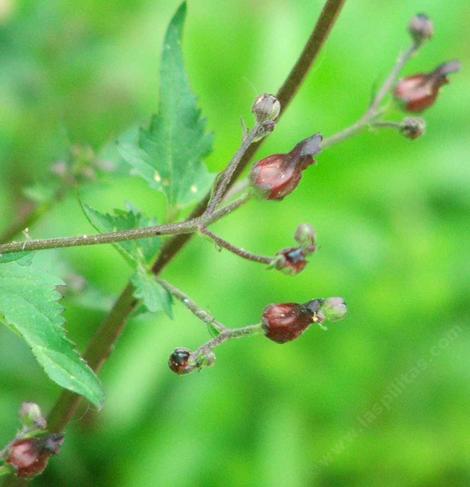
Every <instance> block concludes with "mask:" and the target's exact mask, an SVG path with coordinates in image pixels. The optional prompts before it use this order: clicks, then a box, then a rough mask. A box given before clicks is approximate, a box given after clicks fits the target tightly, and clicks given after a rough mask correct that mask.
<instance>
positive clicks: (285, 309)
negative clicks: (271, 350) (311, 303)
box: [263, 303, 313, 343]
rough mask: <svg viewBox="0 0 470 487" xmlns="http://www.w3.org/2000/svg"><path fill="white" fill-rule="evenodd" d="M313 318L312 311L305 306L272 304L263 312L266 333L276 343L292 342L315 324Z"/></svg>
mask: <svg viewBox="0 0 470 487" xmlns="http://www.w3.org/2000/svg"><path fill="white" fill-rule="evenodd" d="M312 318H313V313H312V311H311V310H310V309H309V308H308V307H307V306H305V305H303V304H296V303H285V304H271V305H270V306H268V307H267V308H265V310H264V312H263V328H264V333H265V335H266V336H267V337H268V338H269V339H270V340H273V341H274V342H277V343H285V342H290V341H291V340H295V339H296V338H297V337H299V336H300V335H301V334H302V333H303V332H304V331H305V330H306V329H307V328H308V327H309V326H310V325H311V324H312V323H313V320H312Z"/></svg>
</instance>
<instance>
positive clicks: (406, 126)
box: [400, 118, 426, 139]
mask: <svg viewBox="0 0 470 487" xmlns="http://www.w3.org/2000/svg"><path fill="white" fill-rule="evenodd" d="M425 130H426V122H425V121H424V120H423V119H422V118H405V120H403V122H402V123H401V127H400V133H401V134H403V135H404V136H405V137H407V138H408V139H417V138H418V137H421V136H422V135H423V134H424V132H425Z"/></svg>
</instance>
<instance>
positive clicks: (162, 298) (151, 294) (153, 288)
mask: <svg viewBox="0 0 470 487" xmlns="http://www.w3.org/2000/svg"><path fill="white" fill-rule="evenodd" d="M131 281H132V284H133V285H134V287H135V291H134V296H135V297H136V298H137V299H141V300H142V302H143V304H144V305H145V306H146V308H147V309H148V310H149V311H150V312H152V313H153V312H156V311H164V312H165V313H166V314H167V315H168V316H169V317H170V318H172V319H173V309H172V297H171V294H170V293H169V292H168V291H167V290H166V289H164V288H163V287H162V286H161V285H160V284H159V283H158V282H157V280H156V279H155V276H154V275H153V274H152V273H150V272H147V271H146V270H145V269H142V268H140V269H138V270H137V272H136V273H135V274H134V276H133V277H132V279H131Z"/></svg>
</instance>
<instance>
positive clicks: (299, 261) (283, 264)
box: [272, 247, 308, 276]
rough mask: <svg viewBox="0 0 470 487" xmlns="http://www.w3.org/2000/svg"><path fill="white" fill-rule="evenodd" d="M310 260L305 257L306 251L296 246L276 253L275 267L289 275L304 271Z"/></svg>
mask: <svg viewBox="0 0 470 487" xmlns="http://www.w3.org/2000/svg"><path fill="white" fill-rule="evenodd" d="M307 263H308V261H307V259H306V258H305V251H304V249H302V248H298V247H294V248H291V249H284V250H281V251H280V252H278V253H277V254H276V257H275V258H274V261H273V264H272V265H273V267H275V268H276V269H278V270H280V271H282V272H284V273H285V274H288V275H291V276H293V275H295V274H298V273H299V272H302V271H303V270H304V269H305V267H306V265H307Z"/></svg>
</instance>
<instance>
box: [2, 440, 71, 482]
mask: <svg viewBox="0 0 470 487" xmlns="http://www.w3.org/2000/svg"><path fill="white" fill-rule="evenodd" d="M63 442H64V436H63V435H60V434H51V435H47V436H45V437H41V438H24V439H21V440H16V441H14V442H13V443H12V444H11V445H10V447H9V449H8V453H7V456H6V463H8V464H9V465H11V466H12V467H13V468H14V469H15V472H16V475H17V476H18V477H24V478H30V477H36V476H37V475H39V474H41V473H42V472H43V471H44V470H45V469H46V467H47V464H48V462H49V458H50V457H51V456H53V455H57V454H58V453H59V451H60V447H61V446H62V444H63Z"/></svg>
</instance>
